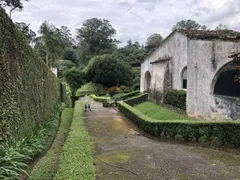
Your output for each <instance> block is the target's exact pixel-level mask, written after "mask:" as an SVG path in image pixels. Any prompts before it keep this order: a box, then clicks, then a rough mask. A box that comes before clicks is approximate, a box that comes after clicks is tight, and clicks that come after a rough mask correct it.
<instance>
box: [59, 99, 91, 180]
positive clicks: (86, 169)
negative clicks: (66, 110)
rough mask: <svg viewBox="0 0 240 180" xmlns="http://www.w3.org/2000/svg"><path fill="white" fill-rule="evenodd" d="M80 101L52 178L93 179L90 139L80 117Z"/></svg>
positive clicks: (81, 110) (60, 179)
mask: <svg viewBox="0 0 240 180" xmlns="http://www.w3.org/2000/svg"><path fill="white" fill-rule="evenodd" d="M82 114H83V109H82V103H80V102H79V101H78V102H76V106H75V109H74V115H73V120H72V125H71V129H70V132H69V136H68V138H67V140H66V142H65V144H64V146H63V154H62V155H61V158H60V163H59V169H58V172H57V174H56V176H55V178H54V179H58V180H65V179H71V180H94V179H95V174H94V170H93V159H92V152H91V147H90V139H89V136H88V132H87V130H86V127H85V124H84V122H83V119H82Z"/></svg>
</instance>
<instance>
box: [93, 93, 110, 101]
mask: <svg viewBox="0 0 240 180" xmlns="http://www.w3.org/2000/svg"><path fill="white" fill-rule="evenodd" d="M89 97H90V98H92V99H93V100H94V101H97V102H103V101H105V100H106V99H107V97H98V96H96V95H94V94H91V95H89Z"/></svg>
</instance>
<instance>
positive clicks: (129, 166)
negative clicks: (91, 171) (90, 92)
mask: <svg viewBox="0 0 240 180" xmlns="http://www.w3.org/2000/svg"><path fill="white" fill-rule="evenodd" d="M82 100H83V101H85V100H87V99H86V97H85V98H82ZM84 119H85V122H86V125H87V128H88V131H89V135H90V138H91V141H92V148H93V155H94V162H95V172H96V175H97V177H96V179H101V180H138V179H143V180H147V179H149V180H190V179H193V180H195V179H196V180H234V179H240V156H239V155H234V154H231V153H225V152H220V151H218V150H213V149H207V148H202V147H191V146H186V145H182V144H173V143H168V142H161V141H158V140H155V139H150V138H147V137H145V136H142V135H140V134H139V133H138V130H137V129H136V127H135V126H133V125H131V124H130V123H129V122H128V121H127V120H126V119H125V118H124V117H123V116H122V115H121V114H120V113H119V112H117V111H116V110H114V109H112V108H103V107H102V104H101V103H97V102H94V104H93V110H92V111H91V112H85V113H84Z"/></svg>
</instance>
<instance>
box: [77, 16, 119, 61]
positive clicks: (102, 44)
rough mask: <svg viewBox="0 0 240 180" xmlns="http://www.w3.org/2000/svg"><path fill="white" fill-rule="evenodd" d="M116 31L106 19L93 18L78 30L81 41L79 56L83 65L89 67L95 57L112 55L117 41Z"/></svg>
mask: <svg viewBox="0 0 240 180" xmlns="http://www.w3.org/2000/svg"><path fill="white" fill-rule="evenodd" d="M115 34H116V30H115V29H114V28H113V27H112V26H111V24H110V22H109V21H108V20H106V19H98V18H92V19H88V20H86V21H85V22H84V23H83V26H82V27H81V28H80V29H77V39H78V40H79V46H78V56H79V57H80V61H81V63H82V64H84V65H87V64H88V62H89V60H90V59H91V57H93V56H94V55H100V54H107V53H112V52H113V49H114V48H116V43H117V42H118V41H117V40H115V39H113V37H114V35H115Z"/></svg>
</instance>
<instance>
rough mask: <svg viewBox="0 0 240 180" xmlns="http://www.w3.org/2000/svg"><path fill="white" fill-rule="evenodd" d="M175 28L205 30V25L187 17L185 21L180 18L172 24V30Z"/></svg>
mask: <svg viewBox="0 0 240 180" xmlns="http://www.w3.org/2000/svg"><path fill="white" fill-rule="evenodd" d="M176 29H186V30H199V29H202V30H206V29H207V27H206V26H205V25H203V26H202V25H200V24H198V23H197V22H196V21H193V20H191V19H188V20H187V21H184V20H182V21H179V22H177V24H176V25H174V26H173V28H172V31H174V30H176Z"/></svg>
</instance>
